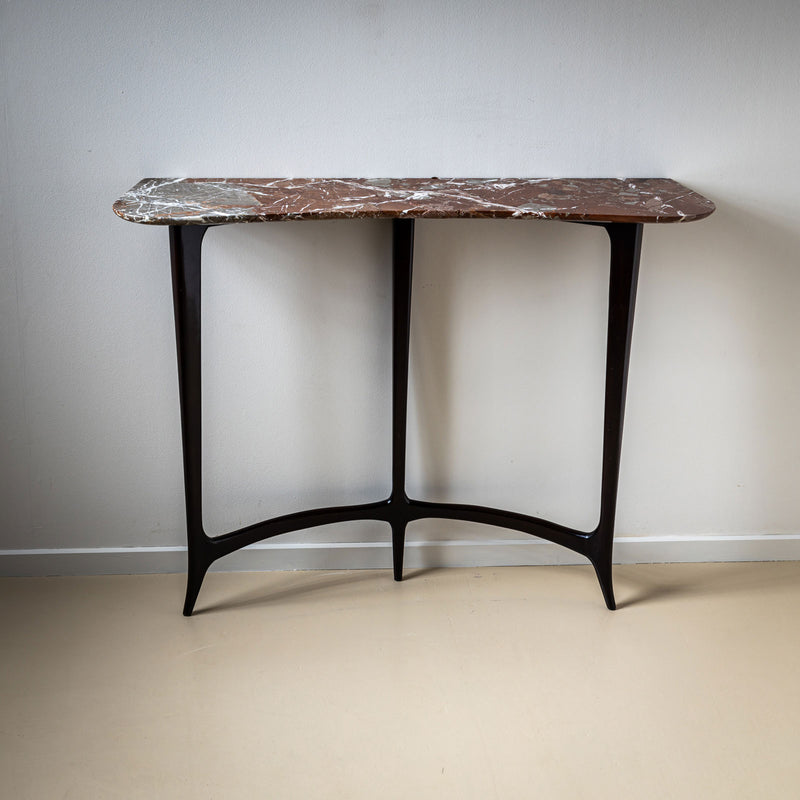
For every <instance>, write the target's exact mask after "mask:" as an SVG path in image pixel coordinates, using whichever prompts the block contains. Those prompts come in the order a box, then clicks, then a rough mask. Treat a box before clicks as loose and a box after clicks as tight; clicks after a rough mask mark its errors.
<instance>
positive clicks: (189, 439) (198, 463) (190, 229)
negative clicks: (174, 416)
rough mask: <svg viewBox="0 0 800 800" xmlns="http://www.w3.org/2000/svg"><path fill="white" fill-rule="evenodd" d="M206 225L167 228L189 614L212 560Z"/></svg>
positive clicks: (186, 610)
mask: <svg viewBox="0 0 800 800" xmlns="http://www.w3.org/2000/svg"><path fill="white" fill-rule="evenodd" d="M207 229H208V228H207V226H202V225H191V226H189V225H172V226H170V229H169V241H170V257H171V261H172V299H173V303H174V306H175V338H176V341H177V346H178V384H179V388H180V404H181V433H182V438H183V479H184V489H185V494H186V533H187V544H188V551H189V563H188V571H189V574H188V579H187V583H186V600H185V603H184V606H183V613H184V614H185V615H186V616H187V617H188V616H189V615H190V614H191V613H192V609H193V608H194V604H195V601H196V600H197V594H198V592H199V591H200V586H201V585H202V583H203V578H204V577H205V574H206V572H207V570H208V568H209V566H211V562H212V561H213V560H214V559H213V557H212V556H211V544H210V541H209V539H208V537H207V536H206V535H205V533H204V531H203V498H202V412H201V409H202V404H201V371H200V365H201V361H200V251H201V248H202V242H203V236H204V235H205V232H206V230H207Z"/></svg>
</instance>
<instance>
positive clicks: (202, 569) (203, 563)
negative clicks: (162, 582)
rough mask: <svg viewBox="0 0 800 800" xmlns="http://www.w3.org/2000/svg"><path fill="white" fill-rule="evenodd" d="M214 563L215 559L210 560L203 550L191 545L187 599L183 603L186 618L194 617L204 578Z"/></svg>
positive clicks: (187, 577)
mask: <svg viewBox="0 0 800 800" xmlns="http://www.w3.org/2000/svg"><path fill="white" fill-rule="evenodd" d="M213 561H214V559H213V557H212V558H209V557H208V556H207V555H206V554H205V553H204V551H203V550H202V549H201V548H198V547H193V546H192V545H189V571H188V575H187V576H186V599H185V600H184V601H183V616H184V617H191V616H192V611H194V604H195V603H196V602H197V595H198V594H199V593H200V587H201V586H202V585H203V578H205V576H206V572H208V568H209V567H210V566H211V564H212V563H213Z"/></svg>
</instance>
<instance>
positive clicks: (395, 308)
mask: <svg viewBox="0 0 800 800" xmlns="http://www.w3.org/2000/svg"><path fill="white" fill-rule="evenodd" d="M413 259H414V220H413V219H396V220H393V221H392V298H393V299H392V493H391V496H390V497H389V511H390V515H389V519H390V524H391V526H392V561H393V567H394V579H395V580H396V581H400V580H402V579H403V551H404V546H405V536H406V525H407V524H408V521H409V516H408V511H409V506H408V495H407V494H406V485H405V481H406V429H407V421H408V356H409V354H408V349H409V333H410V326H411V274H412V267H413Z"/></svg>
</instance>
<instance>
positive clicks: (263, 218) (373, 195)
mask: <svg viewBox="0 0 800 800" xmlns="http://www.w3.org/2000/svg"><path fill="white" fill-rule="evenodd" d="M712 211H714V204H713V203H712V202H711V201H710V200H708V199H706V198H705V197H703V196H702V195H700V194H697V193H696V192H693V191H692V190H691V189H688V188H687V187H686V186H683V185H682V184H680V183H677V182H676V181H673V180H670V179H668V178H641V179H639V178H626V179H620V178H561V179H552V178H542V179H529V178H507V179H486V178H447V179H445V178H298V179H289V178H222V179H215V178H147V179H145V180H143V181H140V182H139V183H138V184H136V186H134V187H133V188H132V189H131V190H130V191H128V192H126V193H125V194H124V195H123V196H122V197H121V198H120V199H119V200H118V201H117V202H116V203H115V204H114V212H115V213H116V214H117V215H118V216H120V217H122V218H123V219H126V220H129V221H130V222H140V223H144V224H148V225H221V224H226V223H231V222H268V221H277V220H288V219H352V218H389V219H391V218H397V217H410V218H419V217H426V218H434V219H447V218H453V217H466V218H499V219H509V218H514V219H563V220H585V221H595V222H691V221H692V220H697V219H702V218H703V217H707V216H708V215H709V214H711V212H712Z"/></svg>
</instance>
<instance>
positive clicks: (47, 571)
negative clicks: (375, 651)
mask: <svg viewBox="0 0 800 800" xmlns="http://www.w3.org/2000/svg"><path fill="white" fill-rule="evenodd" d="M705 561H800V534H796V533H792V534H752V535H736V536H726V535H705V536H698V535H693V536H619V537H617V538H616V540H615V543H614V562H615V563H617V564H656V563H671V562H705ZM391 563H392V555H391V544H390V543H389V542H388V541H387V542H346V543H343V542H340V543H330V542H326V543H316V542H307V543H281V542H261V543H259V544H255V545H252V546H250V547H248V548H245V549H244V550H239V551H238V552H236V553H231V554H230V555H229V556H226V557H225V558H223V559H220V561H218V562H217V563H216V564H215V565H214V566H213V567H212V570H219V571H224V572H234V571H252V572H259V571H266V570H299V569H389V568H391ZM585 563H586V560H585V559H584V558H582V557H581V556H579V555H576V554H575V553H573V552H571V551H569V550H566V549H565V548H563V547H559V546H557V545H554V544H551V543H550V542H545V541H543V540H541V539H524V540H519V541H517V540H507V539H501V540H487V541H477V540H476V541H473V540H462V541H458V540H450V539H448V540H444V541H410V542H407V543H406V550H405V566H406V567H408V568H410V569H420V568H431V567H477V566H487V567H496V566H524V565H546V564H585ZM185 570H186V547H176V546H164V547H86V548H59V549H52V550H42V549H40V550H0V576H43V575H118V574H123V575H130V574H138V573H151V572H185Z"/></svg>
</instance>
